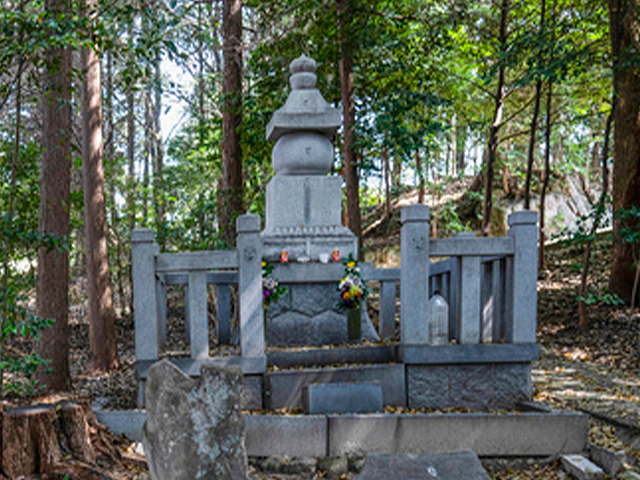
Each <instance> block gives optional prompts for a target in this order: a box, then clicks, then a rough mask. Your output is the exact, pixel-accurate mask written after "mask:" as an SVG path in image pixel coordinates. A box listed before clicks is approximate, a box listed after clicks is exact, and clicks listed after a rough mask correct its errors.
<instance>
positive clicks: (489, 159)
mask: <svg viewBox="0 0 640 480" xmlns="http://www.w3.org/2000/svg"><path fill="white" fill-rule="evenodd" d="M508 15H509V0H502V6H501V7H500V34H499V52H501V53H502V52H504V51H505V50H506V47H507V17H508ZM501 56H502V55H499V57H501ZM497 61H498V62H500V64H499V68H498V85H497V87H496V95H495V98H494V100H495V104H494V105H495V108H494V112H493V121H492V122H491V126H490V127H489V141H488V142H487V153H486V156H485V165H484V166H485V168H484V202H483V208H482V235H483V236H488V235H489V234H490V233H491V210H492V209H493V198H492V195H493V169H494V165H495V161H496V155H497V150H498V131H499V130H500V127H501V122H502V114H503V111H504V99H505V66H504V63H503V60H502V59H501V58H498V60H497Z"/></svg>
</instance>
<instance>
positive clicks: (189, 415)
mask: <svg viewBox="0 0 640 480" xmlns="http://www.w3.org/2000/svg"><path fill="white" fill-rule="evenodd" d="M241 387H242V372H241V371H240V369H238V368H227V367H217V366H212V365H208V366H203V367H202V370H201V375H200V378H198V379H192V378H190V377H187V376H186V375H184V374H183V373H182V372H181V371H180V369H178V368H177V367H176V366H174V365H173V364H171V363H170V362H168V361H164V360H163V361H161V362H158V363H156V364H154V365H153V366H152V367H151V369H150V370H149V376H148V378H147V386H146V408H147V420H146V422H145V425H144V429H143V444H144V450H145V453H146V455H147V462H148V464H149V471H150V473H151V478H152V479H153V480H198V479H207V480H214V479H220V480H222V479H224V480H244V479H246V478H247V475H246V472H247V454H246V450H245V444H244V436H245V427H244V419H243V418H242V412H241V409H240V398H241V396H240V395H241Z"/></svg>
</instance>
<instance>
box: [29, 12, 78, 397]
mask: <svg viewBox="0 0 640 480" xmlns="http://www.w3.org/2000/svg"><path fill="white" fill-rule="evenodd" d="M45 9H46V10H48V11H51V12H56V13H59V14H65V15H66V14H68V13H69V11H70V5H69V3H68V2H67V1H66V0H47V1H46V2H45ZM47 58H48V63H47V65H48V68H47V69H46V71H45V77H46V78H45V82H44V85H48V86H49V87H48V89H47V90H46V91H45V93H44V115H43V125H42V132H43V135H42V146H43V154H42V161H41V165H40V208H39V222H38V230H39V232H40V233H41V234H43V235H54V236H56V237H59V238H63V239H64V242H63V244H65V243H67V242H68V240H69V210H70V203H69V200H70V185H71V135H70V132H71V75H72V73H71V51H70V50H69V49H65V48H60V47H55V48H52V49H51V50H50V51H49V52H48V54H47ZM68 297H69V251H68V249H67V248H53V249H51V250H48V249H47V248H45V247H41V248H40V249H39V250H38V280H37V284H36V315H38V316H39V317H41V318H49V319H53V320H55V323H54V324H53V326H52V327H51V328H46V329H45V330H43V331H42V332H41V334H40V340H39V341H38V343H37V351H38V352H39V353H40V355H41V356H42V357H43V358H44V359H45V360H49V361H50V362H51V363H50V364H49V365H48V367H49V368H48V369H47V370H44V369H41V370H40V371H39V372H38V374H37V379H38V380H39V382H40V385H46V388H47V389H48V390H50V391H63V390H67V389H68V387H69V380H70V374H69V358H68V357H69V324H68V301H69V298H68Z"/></svg>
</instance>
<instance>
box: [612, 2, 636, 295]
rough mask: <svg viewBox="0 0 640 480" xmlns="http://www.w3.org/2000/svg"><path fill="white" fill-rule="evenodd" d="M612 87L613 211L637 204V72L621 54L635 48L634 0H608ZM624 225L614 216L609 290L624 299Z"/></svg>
mask: <svg viewBox="0 0 640 480" xmlns="http://www.w3.org/2000/svg"><path fill="white" fill-rule="evenodd" d="M609 17H610V29H609V31H610V36H611V51H612V55H613V86H614V92H615V95H616V97H617V99H618V102H617V106H616V114H615V118H614V122H615V129H614V135H613V161H614V167H613V211H614V212H618V211H619V210H620V209H630V208H632V207H633V206H637V205H640V71H638V68H635V67H634V66H633V64H632V62H630V61H629V59H628V58H625V57H624V56H627V57H628V56H629V55H631V54H632V53H631V52H634V51H636V52H637V48H638V42H639V39H638V37H639V36H640V33H639V28H640V27H639V19H638V3H637V0H609ZM625 226H627V227H630V226H631V227H638V225H637V224H635V225H634V224H631V225H623V224H622V222H621V220H620V219H619V218H615V217H614V222H613V229H614V240H613V250H612V265H611V278H610V280H609V290H610V291H611V293H615V294H617V295H619V296H620V297H621V298H623V299H625V300H630V299H631V298H630V297H631V285H633V283H634V280H635V279H634V277H635V272H634V265H633V263H634V261H635V259H636V257H637V255H636V252H637V250H638V245H637V244H632V243H629V242H625V241H623V240H622V238H621V236H620V229H621V228H623V227H625Z"/></svg>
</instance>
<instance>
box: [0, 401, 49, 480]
mask: <svg viewBox="0 0 640 480" xmlns="http://www.w3.org/2000/svg"><path fill="white" fill-rule="evenodd" d="M55 420H56V412H55V409H54V407H53V406H50V405H33V406H25V407H18V408H14V409H11V410H8V411H6V412H5V413H4V415H3V417H2V438H3V442H2V471H3V472H4V473H5V474H6V475H7V476H9V478H15V477H18V476H19V475H31V474H34V473H44V472H46V471H48V470H50V469H51V467H52V466H53V465H54V464H55V463H56V462H58V461H60V459H61V458H62V455H61V451H60V445H59V443H58V437H57V435H56V430H55V428H54V422H55Z"/></svg>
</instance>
